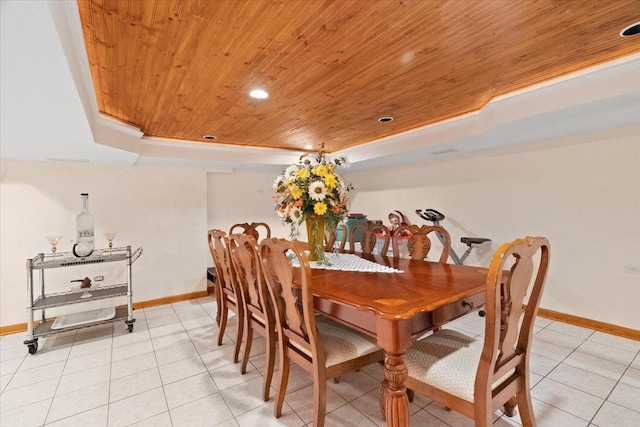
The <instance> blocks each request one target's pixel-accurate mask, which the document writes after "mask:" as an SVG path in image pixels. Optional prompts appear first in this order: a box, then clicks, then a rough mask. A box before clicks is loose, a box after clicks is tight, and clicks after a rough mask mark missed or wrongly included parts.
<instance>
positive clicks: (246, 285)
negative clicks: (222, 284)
mask: <svg viewBox="0 0 640 427" xmlns="http://www.w3.org/2000/svg"><path fill="white" fill-rule="evenodd" d="M230 251H231V259H232V260H233V265H234V267H235V271H236V275H237V277H238V285H239V286H238V287H239V289H240V290H241V291H242V294H243V301H244V304H245V308H246V310H247V313H246V315H247V316H248V317H249V318H251V316H252V315H253V317H254V318H255V317H256V316H257V317H258V318H259V319H260V320H259V321H260V322H261V323H263V324H264V325H265V327H270V328H271V329H273V328H275V319H274V318H273V312H272V310H269V294H268V291H267V286H266V283H265V281H264V275H263V274H262V264H261V262H260V258H259V256H258V243H257V242H256V239H254V238H253V236H250V235H247V234H232V235H231V240H230ZM269 325H270V326H269Z"/></svg>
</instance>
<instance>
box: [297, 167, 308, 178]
mask: <svg viewBox="0 0 640 427" xmlns="http://www.w3.org/2000/svg"><path fill="white" fill-rule="evenodd" d="M296 176H297V177H298V178H300V179H307V178H309V171H308V170H306V169H305V168H301V169H298V172H296Z"/></svg>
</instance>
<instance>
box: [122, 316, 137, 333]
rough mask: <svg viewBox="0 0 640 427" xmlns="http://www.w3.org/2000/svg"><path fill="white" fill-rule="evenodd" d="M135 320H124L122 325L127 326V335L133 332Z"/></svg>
mask: <svg viewBox="0 0 640 427" xmlns="http://www.w3.org/2000/svg"><path fill="white" fill-rule="evenodd" d="M135 321H136V319H133V320H125V321H124V323H126V324H127V329H129V333H131V332H133V322H135Z"/></svg>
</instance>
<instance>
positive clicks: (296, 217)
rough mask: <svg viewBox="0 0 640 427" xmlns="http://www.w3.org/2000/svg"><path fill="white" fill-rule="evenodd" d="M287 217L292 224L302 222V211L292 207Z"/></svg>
mask: <svg viewBox="0 0 640 427" xmlns="http://www.w3.org/2000/svg"><path fill="white" fill-rule="evenodd" d="M288 216H289V219H290V220H291V221H292V222H293V223H300V222H302V211H301V210H300V208H299V207H297V206H294V207H292V208H291V209H289V213H288Z"/></svg>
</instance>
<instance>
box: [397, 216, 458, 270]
mask: <svg viewBox="0 0 640 427" xmlns="http://www.w3.org/2000/svg"><path fill="white" fill-rule="evenodd" d="M431 233H433V234H431ZM436 233H438V234H440V235H441V236H442V237H443V239H442V246H443V247H442V252H441V253H440V258H439V259H438V262H439V263H441V264H446V262H447V259H448V258H449V252H450V250H451V236H450V235H449V232H448V231H447V230H446V229H445V228H444V227H440V226H436V225H423V226H421V227H418V226H417V225H401V226H400V227H398V228H396V229H395V231H394V233H393V237H392V239H391V241H392V246H393V256H394V257H396V258H399V257H400V256H401V255H402V251H401V250H400V241H401V240H406V242H407V251H408V254H409V258H411V259H417V260H424V259H426V258H427V256H428V255H429V252H430V250H431V247H432V244H431V239H430V238H429V234H431V236H433V237H434V238H437V236H436Z"/></svg>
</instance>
